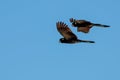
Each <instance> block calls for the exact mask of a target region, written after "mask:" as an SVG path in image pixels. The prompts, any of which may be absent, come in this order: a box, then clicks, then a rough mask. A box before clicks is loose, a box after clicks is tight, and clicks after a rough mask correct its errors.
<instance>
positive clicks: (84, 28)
mask: <svg viewBox="0 0 120 80" xmlns="http://www.w3.org/2000/svg"><path fill="white" fill-rule="evenodd" d="M69 20H70V22H71V23H72V26H73V27H77V31H78V32H83V33H88V32H89V31H90V29H91V28H92V27H93V26H98V27H110V26H108V25H103V24H95V23H92V22H90V21H86V20H76V19H73V18H70V19H69Z"/></svg>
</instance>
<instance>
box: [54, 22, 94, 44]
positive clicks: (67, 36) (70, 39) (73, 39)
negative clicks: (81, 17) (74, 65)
mask: <svg viewBox="0 0 120 80" xmlns="http://www.w3.org/2000/svg"><path fill="white" fill-rule="evenodd" d="M56 27H57V30H58V32H59V33H60V34H61V35H62V36H63V38H61V39H60V42H61V43H78V42H86V43H95V42H94V41H87V40H80V39H78V38H77V36H76V35H75V34H74V33H73V32H72V31H71V30H70V28H69V27H68V25H66V24H65V23H63V22H57V23H56Z"/></svg>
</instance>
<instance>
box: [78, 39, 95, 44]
mask: <svg viewBox="0 0 120 80" xmlns="http://www.w3.org/2000/svg"><path fill="white" fill-rule="evenodd" d="M79 42H85V43H95V41H88V40H79Z"/></svg>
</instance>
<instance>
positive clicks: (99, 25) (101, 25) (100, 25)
mask: <svg viewBox="0 0 120 80" xmlns="http://www.w3.org/2000/svg"><path fill="white" fill-rule="evenodd" d="M93 26H98V27H110V26H109V25H103V24H93Z"/></svg>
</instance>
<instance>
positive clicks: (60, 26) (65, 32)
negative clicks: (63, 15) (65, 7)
mask: <svg viewBox="0 0 120 80" xmlns="http://www.w3.org/2000/svg"><path fill="white" fill-rule="evenodd" d="M56 27H57V30H58V32H59V33H60V34H61V35H62V36H63V37H64V38H65V39H66V40H70V39H77V36H76V35H75V34H74V33H73V32H72V31H71V30H70V28H69V27H68V25H66V24H65V23H63V22H57V23H56Z"/></svg>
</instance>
